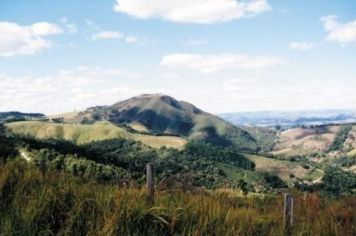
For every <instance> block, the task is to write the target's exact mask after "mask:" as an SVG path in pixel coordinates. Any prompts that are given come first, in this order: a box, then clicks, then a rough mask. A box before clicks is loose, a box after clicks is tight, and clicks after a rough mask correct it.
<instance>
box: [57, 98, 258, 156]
mask: <svg viewBox="0 0 356 236" xmlns="http://www.w3.org/2000/svg"><path fill="white" fill-rule="evenodd" d="M58 118H62V119H61V120H63V122H65V123H84V124H92V123H95V122H97V121H110V122H112V123H113V124H116V125H121V126H122V125H125V126H129V127H131V128H132V129H134V130H136V131H137V132H141V133H149V134H165V135H174V136H180V137H184V138H186V139H187V140H203V141H207V142H210V143H213V144H218V145H222V146H229V145H234V146H237V147H238V148H240V149H246V150H256V149H257V144H256V141H255V139H254V138H253V137H252V136H251V135H250V134H249V133H248V132H246V131H244V130H242V129H241V128H239V127H236V126H234V125H232V124H231V123H229V122H227V121H225V120H223V119H221V118H219V117H217V116H214V115H212V114H209V113H207V112H204V111H202V110H201V109H199V108H197V107H195V106H193V105H192V104H190V103H187V102H184V101H177V100H176V99H174V98H172V97H170V96H166V95H160V94H144V95H141V96H137V97H133V98H130V99H128V100H125V101H121V102H117V103H115V104H113V105H111V106H97V107H91V108H88V109H86V110H85V111H81V112H78V113H77V114H75V115H73V114H71V116H62V117H61V116H60V115H59V116H56V117H52V119H58Z"/></svg>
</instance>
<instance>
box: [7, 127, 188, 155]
mask: <svg viewBox="0 0 356 236" xmlns="http://www.w3.org/2000/svg"><path fill="white" fill-rule="evenodd" d="M6 129H7V131H8V132H10V133H14V134H22V135H29V136H32V137H35V138H38V139H46V138H58V139H65V140H70V141H73V142H75V143H77V144H84V143H89V142H91V141H100V140H106V139H114V138H125V139H133V140H136V141H141V142H142V143H143V144H146V145H148V146H151V147H153V148H160V147H163V146H166V147H172V148H177V149H181V148H183V146H184V145H185V144H186V142H187V141H186V140H185V139H183V138H180V137H175V136H154V135H148V134H139V133H131V132H128V131H127V130H126V129H124V128H121V127H118V126H116V125H114V124H112V123H110V122H106V121H102V122H96V123H95V124H90V125H85V124H55V123H49V122H39V121H21V122H13V123H8V124H6Z"/></svg>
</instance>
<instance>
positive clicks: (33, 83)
mask: <svg viewBox="0 0 356 236" xmlns="http://www.w3.org/2000/svg"><path fill="white" fill-rule="evenodd" d="M138 77H139V75H137V74H135V73H132V72H129V71H123V70H119V69H110V68H109V69H108V68H102V67H86V66H83V67H78V68H76V69H73V70H63V71H60V72H58V73H55V74H53V75H44V76H34V75H29V76H21V77H12V76H6V75H0V91H1V93H0V101H9V102H0V111H9V110H21V111H29V112H45V113H57V112H66V111H73V110H74V109H85V108H86V107H89V106H94V105H109V104H112V103H114V102H117V101H120V100H122V99H126V98H128V97H131V96H135V95H137V94H141V93H151V92H153V91H150V90H145V89H140V88H137V86H136V87H131V86H129V85H128V84H127V83H125V82H124V81H125V80H126V81H132V80H133V79H135V78H138ZM10 101H11V102H10ZM53 104H55V105H53Z"/></svg>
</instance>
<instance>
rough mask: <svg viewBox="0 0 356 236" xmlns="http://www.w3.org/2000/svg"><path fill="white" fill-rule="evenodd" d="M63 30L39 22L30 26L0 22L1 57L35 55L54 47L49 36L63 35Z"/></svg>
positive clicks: (56, 26) (54, 25)
mask: <svg viewBox="0 0 356 236" xmlns="http://www.w3.org/2000/svg"><path fill="white" fill-rule="evenodd" d="M61 33H63V29H62V28H60V27H59V26H58V25H56V24H51V23H48V22H38V23H34V24H32V25H28V26H22V25H19V24H17V23H12V22H6V21H0V56H2V57H12V56H16V55H24V54H34V53H37V52H39V51H41V50H43V49H46V48H50V47H52V45H53V44H52V42H51V41H50V40H49V39H47V38H46V37H47V36H50V35H55V34H61Z"/></svg>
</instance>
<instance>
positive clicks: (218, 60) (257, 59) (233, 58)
mask: <svg viewBox="0 0 356 236" xmlns="http://www.w3.org/2000/svg"><path fill="white" fill-rule="evenodd" d="M283 63H284V61H283V60H282V59H280V58H277V57H267V56H248V55H243V54H215V55H200V54H171V55H166V56H164V57H163V58H162V60H161V65H163V66H167V67H170V68H177V69H179V68H182V69H192V70H198V71H200V72H203V73H207V74H209V73H215V72H219V71H224V70H228V69H250V70H251V69H252V70H259V69H264V68H267V67H271V66H274V65H278V64H283Z"/></svg>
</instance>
